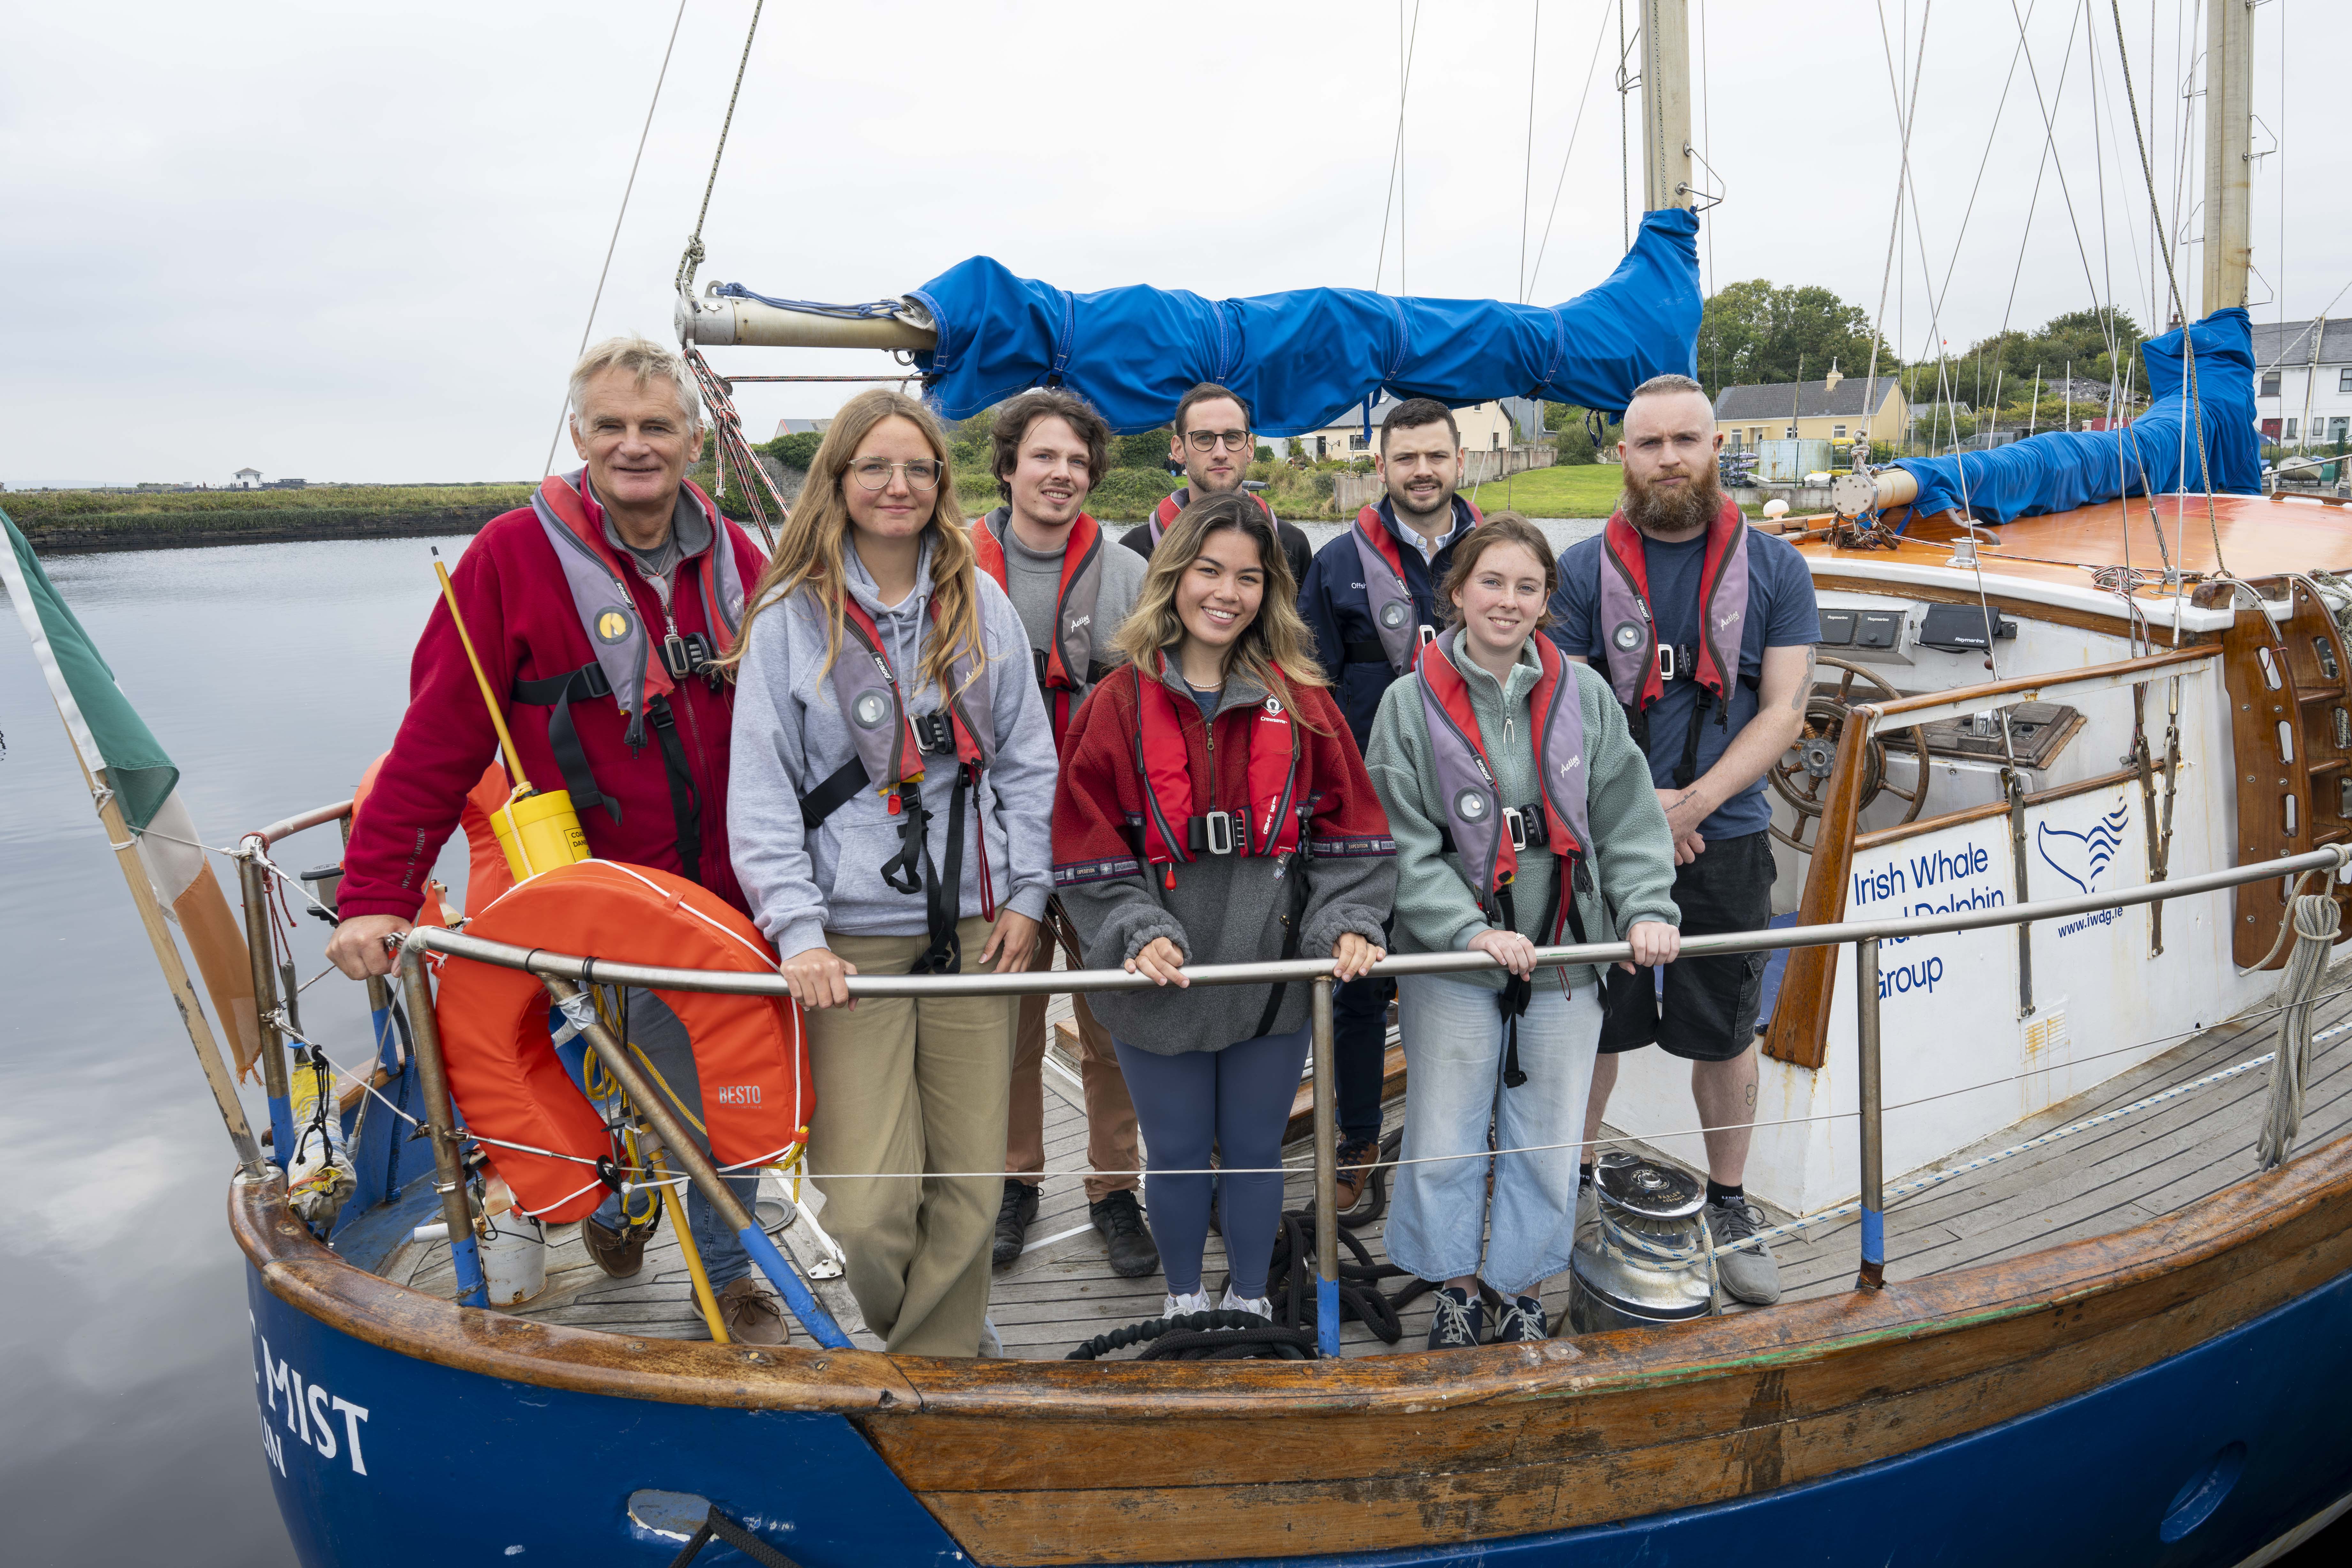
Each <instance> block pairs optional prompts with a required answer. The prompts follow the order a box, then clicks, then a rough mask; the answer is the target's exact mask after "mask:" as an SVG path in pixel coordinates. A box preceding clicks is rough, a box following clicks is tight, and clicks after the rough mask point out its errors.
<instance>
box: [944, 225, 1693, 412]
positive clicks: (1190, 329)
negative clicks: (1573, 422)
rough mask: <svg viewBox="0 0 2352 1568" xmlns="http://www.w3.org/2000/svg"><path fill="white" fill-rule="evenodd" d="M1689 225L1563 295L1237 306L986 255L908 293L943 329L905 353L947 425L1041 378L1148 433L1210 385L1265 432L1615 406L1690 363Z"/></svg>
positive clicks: (1655, 233) (1670, 230)
mask: <svg viewBox="0 0 2352 1568" xmlns="http://www.w3.org/2000/svg"><path fill="white" fill-rule="evenodd" d="M1697 233H1698V220H1697V218H1696V217H1695V216H1692V215H1691V214H1690V213H1688V212H1686V211H1683V210H1680V209H1671V210H1667V211H1662V212H1654V213H1650V214H1647V215H1646V216H1643V219H1642V228H1641V233H1640V236H1639V237H1637V238H1636V239H1635V240H1634V242H1633V249H1632V250H1630V251H1628V252H1627V253H1626V256H1625V259H1624V260H1623V261H1622V262H1621V263H1619V264H1618V267H1617V269H1616V271H1615V272H1613V273H1612V274H1611V275H1610V277H1609V279H1608V281H1606V282H1604V283H1602V284H1601V286H1600V287H1598V288H1596V289H1591V290H1590V291H1588V292H1586V293H1583V294H1580V295H1578V296H1577V297H1576V298H1575V299H1573V300H1568V301H1566V302H1564V303H1562V304H1559V305H1513V304H1506V303H1504V302H1502V301H1500V300H1423V299H1410V298H1402V297H1399V296H1396V295H1392V294H1376V293H1373V292H1372V291H1371V290H1370V289H1296V290H1294V291H1292V292H1289V293H1286V294H1264V295H1257V296H1254V297H1252V298H1249V299H1242V300H1209V299H1203V298H1202V296H1200V295H1198V294H1194V293H1191V292H1188V291H1186V290H1184V289H1153V288H1149V287H1145V286H1141V285H1136V286H1132V287H1126V288H1118V289H1101V290H1099V291H1097V292H1095V293H1091V294H1074V293H1072V292H1070V291H1069V290H1067V289H1057V288H1055V286H1054V285H1053V284H1050V283H1043V282H1039V281H1037V280H1035V279H1028V278H1016V277H1014V276H1013V273H1012V272H1011V271H1009V270H1008V269H1007V268H1005V267H1004V266H1003V264H1001V263H999V262H997V261H994V260H992V259H991V258H987V257H984V256H980V257H974V258H971V260H969V261H964V262H960V263H958V264H957V265H956V266H954V267H952V268H949V269H948V270H947V271H946V272H944V273H941V274H940V276H939V277H937V278H934V279H931V280H930V281H929V283H926V284H924V285H923V286H922V287H921V288H920V289H916V290H915V291H914V293H913V294H912V295H911V296H910V297H911V298H912V299H914V300H916V301H918V302H919V303H920V304H921V305H922V307H923V308H924V309H925V310H929V312H930V314H931V316H932V319H933V320H934V321H935V322H936V323H937V325H938V329H939V342H938V346H937V347H936V348H934V349H932V350H930V351H929V352H927V353H926V352H918V353H916V354H915V356H914V357H915V363H916V364H917V365H918V366H919V367H920V368H921V369H922V370H923V371H925V372H926V373H927V374H930V375H932V376H934V377H936V379H935V380H934V381H933V382H932V384H931V385H930V388H929V395H930V396H931V398H932V400H933V401H934V403H935V404H936V405H937V406H938V407H939V409H940V412H941V413H942V414H943V415H945V416H948V417H949V418H951V419H962V418H968V417H970V416H971V415H974V414H977V413H979V412H980V411H981V410H982V409H983V408H986V407H988V406H989V405H992V404H994V403H997V402H1000V401H1002V400H1003V399H1004V398H1006V397H1009V396H1011V395H1013V394H1014V393H1016V392H1021V391H1024V390H1025V389H1027V388H1029V387H1033V386H1044V385H1047V384H1059V385H1063V386H1066V387H1068V388H1070V389H1071V390H1073V391H1075V392H1076V393H1078V394H1080V395H1083V396H1084V397H1086V399H1087V401H1088V402H1090V403H1092V404H1093V405H1095V406H1096V407H1097V408H1098V409H1100V410H1101V411H1102V413H1103V416H1104V417H1105V418H1107V419H1108V420H1109V421H1110V423H1111V426H1112V427H1113V428H1114V429H1117V430H1119V431H1122V432H1126V431H1135V430H1149V429H1150V428H1151V427H1152V426H1157V425H1162V424H1165V423H1167V421H1168V418H1169V416H1170V415H1171V413H1173V412H1174V410H1175V407H1176V403H1177V400H1178V399H1179V398H1181V397H1182V396H1183V395H1184V394H1185V392H1186V391H1188V390H1189V389H1190V388H1192V386H1193V385H1194V384H1197V383H1200V382H1203V381H1213V382H1216V383H1219V384H1223V385H1225V386H1230V387H1232V388H1233V389H1234V391H1236V392H1238V393H1240V394H1241V395H1243V396H1244V397H1245V398H1247V399H1249V402H1250V406H1251V408H1252V410H1253V412H1254V414H1255V423H1256V426H1257V428H1258V429H1259V431H1261V432H1262V433H1264V434H1266V435H1270V436H1295V435H1299V434H1302V433H1304V432H1306V431H1309V430H1317V429H1321V428H1324V427H1326V426H1331V425H1335V424H1339V423H1342V422H1344V421H1345V420H1346V419H1347V418H1348V417H1349V415H1350V413H1351V411H1353V410H1355V409H1358V408H1360V407H1361V406H1362V405H1363V404H1364V401H1365V399H1367V398H1369V397H1372V396H1374V395H1378V394H1381V393H1389V394H1391V395H1395V396H1398V397H1433V398H1436V399H1437V400H1438V401H1439V402H1441V403H1444V404H1447V405H1453V406H1457V407H1458V406H1462V405H1467V404H1472V403H1483V402H1486V401H1487V400H1488V399H1490V398H1496V397H1511V396H1526V397H1541V398H1548V399H1550V400H1552V401H1554V402H1559V403H1570V404H1577V405H1582V406H1584V407H1588V408H1601V409H1607V410H1610V411H1612V412H1614V411H1616V410H1619V409H1622V408H1623V407H1624V406H1625V404H1626V402H1627V400H1628V399H1629V398H1630V397H1631V395H1632V394H1633V388H1634V387H1636V386H1638V385H1640V384H1642V383H1643V381H1645V380H1647V379H1649V378H1650V377H1651V376H1653V375H1657V374H1663V373H1665V372H1670V371H1671V372H1676V373H1679V374H1684V375H1688V374H1692V373H1693V371H1694V369H1695V368H1696V353H1697V341H1698V327H1699V311H1700V308H1701V305H1702V302H1703V301H1702V299H1701V295H1700V292H1699V278H1698V243H1697Z"/></svg>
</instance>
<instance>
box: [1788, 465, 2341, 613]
mask: <svg viewBox="0 0 2352 1568" xmlns="http://www.w3.org/2000/svg"><path fill="white" fill-rule="evenodd" d="M2208 500H2209V498H2207V497H2205V496H2201V495H2186V496H2170V495H2165V496H2157V497H2154V498H2149V497H2145V496H2141V497H2134V498H2132V499H2131V500H2126V501H2106V502H2103V503H2101V504H2100V505H2097V506H2087V507H2082V508H2079V509H2078V510H2074V511H2064V512H2053V513H2050V514H2047V515H2045V516H2042V517H2021V518H2019V519H2018V520H2016V521H2013V522H2008V523H2002V524H1999V525H1990V524H1979V526H1978V534H1977V537H1978V558H1979V562H1980V563H1981V564H1982V568H1983V572H1984V574H1985V576H1986V577H1987V578H1988V579H1991V578H1996V577H1998V578H2000V579H2004V580H2005V581H2006V584H2008V585H2011V586H2013V587H2024V586H2025V585H2028V584H2032V585H2034V586H2036V587H2039V588H2041V589H2042V590H2045V591H2047V590H2053V589H2054V590H2060V591H2065V590H2073V591H2074V593H2075V594H2081V593H2095V594H2096V595H2099V596H2100V597H2101V598H2104V599H2105V601H2106V604H2107V605H2108V607H2109V609H2110V611H2111V612H2112V611H2114V610H2116V608H2117V606H2116V603H2115V589H2114V587H2113V586H2112V585H2107V584H2100V583H2096V582H2095V581H2094V580H2093V574H2094V573H2095V572H2097V571H2099V570H2101V569H2103V568H2107V567H2115V566H2122V565H2125V564H2126V563H2128V564H2129V565H2130V566H2131V567H2132V568H2133V569H2134V571H2135V572H2136V573H2137V574H2140V575H2139V577H2138V585H2137V589H2136V595H2137V597H2138V598H2139V599H2140V600H2141V601H2142V602H2143V603H2152V602H2154V601H2158V600H2168V599H2170V598H2171V597H2172V596H2173V595H2172V590H2170V589H2169V588H2168V587H2166V586H2165V584H2164V582H2163V575H2162V574H2163V572H2164V568H2165V565H2166V562H2167V552H2170V554H2171V555H2172V556H2173V557H2174V558H2175V560H2176V563H2177V564H2178V565H2179V567H2180V568H2181V569H2183V570H2185V571H2187V572H2189V573H2190V574H2194V575H2195V576H2198V577H2211V576H2214V575H2217V574H2224V573H2226V574H2227V575H2229V576H2231V577H2235V578H2239V579H2241V580H2243V581H2248V582H2254V581H2259V580H2261V579H2263V578H2274V577H2278V576H2281V575H2284V574H2289V573H2311V572H2343V573H2352V508H2347V507H2346V506H2345V505H2343V504H2342V503H2339V502H2336V501H2334V500H2326V499H2321V498H2315V497H2308V496H2286V495H2279V496H2238V495H2217V496H2213V497H2211V498H2210V505H2211V512H2210V521H2209V518H2208V512H2207V504H2208ZM1840 521H1841V520H1839V519H1837V518H1835V517H1830V516H1822V517H1807V518H1801V519H1800V518H1790V519H1787V520H1785V521H1784V524H1783V536H1784V537H1786V538H1787V539H1788V541H1789V542H1790V543H1791V544H1793V545H1795V546H1796V547H1797V549H1798V550H1799V551H1800V552H1802V553H1803V554H1804V555H1805V556H1806V557H1807V558H1808V564H1809V565H1810V566H1811V569H1812V571H1813V573H1814V574H1815V576H1816V577H1817V578H1818V577H1822V576H1824V575H1828V576H1834V577H1839V578H1849V577H1850V578H1851V579H1853V580H1856V583H1857V585H1858V581H1859V580H1862V579H1868V578H1873V577H1878V576H1881V575H1882V574H1885V575H1891V576H1893V577H1895V578H1896V579H1898V580H1902V581H1906V583H1907V582H1908V581H1909V580H1910V579H1911V576H1912V574H1913V573H1914V572H1917V571H1921V570H1926V571H1932V572H1939V573H1940V572H1942V571H1943V570H1944V569H1945V568H1946V566H1947V563H1948V562H1950V560H1951V559H1952V546H1953V542H1954V541H1956V540H1957V539H1958V538H1959V537H1960V535H1961V533H1962V532H1963V530H1962V529H1961V527H1960V526H1959V524H1958V521H1956V520H1955V519H1954V518H1953V517H1952V516H1951V514H1949V513H1945V514H1940V515H1937V516H1932V517H1930V516H1927V515H1914V514H1912V513H1911V512H1910V509H1908V508H1897V509H1894V510H1890V511H1888V512H1887V513H1886V521H1887V522H1888V523H1889V524H1890V525H1892V526H1894V527H1896V528H1901V529H1902V530H1903V531H1902V532H1901V533H1900V534H1898V535H1896V536H1895V538H1894V540H1893V542H1892V548H1888V547H1887V546H1885V545H1874V546H1872V547H1867V548H1864V547H1857V546H1854V545H1851V544H1843V543H1841V542H1838V535H1839V534H1840V533H1841V532H1842V531H1841V530H1840V528H1839V523H1840ZM2159 524H2161V527H2162V530H2163V543H2162V547H2161V549H2159V547H2158V539H2157V531H2158V525H2159ZM2217 537H2218V540H2219V548H2218V550H2217V548H2216V540H2217ZM1849 566H1850V567H1851V571H1850V572H1849V571H1847V570H1845V568H1847V567H1849ZM1888 568H1895V569H1896V570H1895V571H1893V572H1892V573H1889V572H1888V571H1887V569H1888ZM2068 596H2070V597H2071V596H2072V595H2068ZM2159 618H2161V617H2159Z"/></svg>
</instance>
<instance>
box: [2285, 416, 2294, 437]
mask: <svg viewBox="0 0 2352 1568" xmlns="http://www.w3.org/2000/svg"><path fill="white" fill-rule="evenodd" d="M2286 439H2288V440H2290V441H2292V440H2294V420H2292V419H2290V420H2288V421H2287V422H2286Z"/></svg>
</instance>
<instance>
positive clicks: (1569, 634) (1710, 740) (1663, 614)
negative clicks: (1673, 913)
mask: <svg viewBox="0 0 2352 1568" xmlns="http://www.w3.org/2000/svg"><path fill="white" fill-rule="evenodd" d="M1642 547H1643V568H1644V570H1645V571H1646V572H1647V573H1648V574H1649V580H1650V614H1651V615H1652V616H1655V617H1656V619H1657V628H1656V629H1657V635H1658V640H1659V641H1660V642H1662V643H1672V644H1675V645H1676V646H1677V647H1697V646H1698V643H1699V614H1698V610H1699V605H1698V595H1699V580H1700V575H1701V568H1702V567H1703V566H1704V565H1705V563H1706V535H1705V534H1704V533H1702V534H1700V535H1698V536H1697V537H1696V538H1693V539H1688V540H1685V541H1683V542H1679V543H1675V544H1662V543H1660V542H1658V541H1657V540H1654V539H1651V538H1649V537H1647V536H1646V535H1645V536H1644V537H1643V541H1642ZM1603 549H1604V546H1603V543H1602V540H1601V535H1600V534H1597V533H1596V534H1594V535H1593V536H1592V537H1591V538H1590V539H1587V540H1582V541H1580V542H1577V543H1575V544H1571V545H1570V546H1569V547H1568V548H1567V550H1565V551H1563V552H1561V553H1560V557H1559V592H1557V593H1555V594H1554V595H1552V600H1551V616H1552V624H1551V626H1550V627H1549V630H1550V632H1551V635H1552V637H1553V639H1554V640H1555V641H1557V642H1558V643H1559V646H1560V647H1561V648H1563V649H1564V650H1566V651H1567V652H1569V653H1570V654H1573V655H1575V656H1577V657H1578V658H1583V659H1585V660H1586V661H1588V662H1589V663H1591V665H1592V667H1593V668H1595V669H1598V670H1600V671H1601V672H1602V673H1603V674H1606V673H1607V672H1608V669H1609V658H1608V650H1607V648H1606V647H1605V646H1604V643H1603V637H1602V634H1603V628H1602V627H1601V625H1600V605H1601V573H1602V572H1604V571H1606V570H1608V569H1609V563H1608V562H1607V561H1606V560H1604V559H1603V558H1602V552H1603ZM1741 625H1742V630H1741V635H1740V640H1739V673H1740V674H1741V675H1742V676H1743V677H1745V678H1746V679H1743V680H1741V681H1739V682H1738V683H1736V684H1735V685H1734V686H1733V687H1732V689H1731V713H1730V717H1729V720H1728V721H1727V722H1726V723H1724V724H1721V725H1718V724H1717V722H1716V719H1717V713H1716V712H1715V711H1713V710H1710V711H1709V712H1708V713H1707V715H1706V720H1705V721H1704V727H1703V728H1702V729H1701V730H1700V731H1699V737H1698V776H1704V775H1705V774H1706V770H1707V769H1709V768H1711V767H1713V766H1715V764H1716V762H1717V759H1719V758H1720V757H1721V756H1722V755H1723V753H1724V751H1725V749H1726V748H1727V747H1728V746H1729V745H1730V744H1731V738H1732V737H1733V736H1734V735H1737V734H1738V732H1739V731H1740V730H1741V729H1742V728H1744V727H1745V726H1746V725H1747V723H1748V721H1749V720H1750V719H1753V718H1755V717H1756V689H1755V688H1754V687H1753V686H1752V685H1750V684H1749V682H1751V681H1754V680H1756V679H1759V678H1760V676H1761V675H1762V673H1763V669H1764V650H1765V649H1766V648H1768V647H1811V645H1812V644H1813V643H1814V642H1816V641H1818V640H1819V639H1820V637H1821V617H1820V616H1819V614H1818V613H1817V611H1816V609H1815V607H1814V604H1813V576H1812V574H1811V573H1810V572H1808V571H1806V570H1805V559H1804V557H1803V556H1801V555H1800V554H1798V553H1797V550H1796V547H1795V546H1794V545H1792V544H1790V543H1789V542H1788V541H1786V540H1784V539H1780V538H1779V537H1777V536H1775V535H1773V534H1769V533H1759V532H1757V531H1755V530H1753V529H1750V530H1749V531H1748V614H1747V616H1746V617H1745V619H1744V620H1743V622H1742V623H1741ZM1699 690H1700V688H1699V684H1698V682H1697V681H1696V680H1673V681H1668V682H1667V683H1666V690H1665V695H1664V696H1663V697H1661V698H1659V699H1658V700H1657V702H1656V703H1655V704H1654V706H1653V707H1652V708H1651V709H1650V747H1649V757H1650V777H1651V779H1652V780H1653V781H1654V783H1655V784H1657V786H1658V788H1660V789H1671V788H1672V787H1674V782H1675V767H1676V766H1677V765H1678V764H1679V763H1681V762H1682V757H1683V745H1684V743H1685V737H1686V736H1687V735H1688V734H1689V733H1690V724H1691V717H1692V715H1693V713H1694V712H1696V710H1697V707H1698V694H1699ZM1771 820H1772V808H1771V805H1770V804H1769V802H1767V801H1766V800H1765V798H1764V781H1763V779H1761V778H1759V779H1758V780H1757V781H1756V782H1755V783H1754V784H1750V785H1748V787H1747V788H1746V789H1744V790H1742V791H1740V792H1739V793H1738V795H1733V796H1732V797H1731V798H1730V799H1729V800H1727V801H1725V802H1724V803H1723V805H1720V806H1718V807H1717V809H1716V812H1715V815H1714V816H1710V817H1708V818H1707V819H1706V821H1705V822H1703V823H1701V824H1699V833H1700V834H1701V835H1702V836H1703V837H1706V838H1708V839H1710V840H1712V839H1717V838H1737V837H1740V836H1741V835H1743V834H1748V833H1761V832H1763V831H1764V829H1765V828H1766V827H1767V826H1769V825H1770V824H1771Z"/></svg>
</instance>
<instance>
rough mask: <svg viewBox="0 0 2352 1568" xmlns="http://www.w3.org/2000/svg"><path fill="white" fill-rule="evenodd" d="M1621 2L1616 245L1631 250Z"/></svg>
mask: <svg viewBox="0 0 2352 1568" xmlns="http://www.w3.org/2000/svg"><path fill="white" fill-rule="evenodd" d="M1628 47H1629V46H1628V45H1627V44H1626V42H1625V0H1617V227H1618V231H1619V236H1620V239H1619V243H1620V244H1622V246H1623V247H1624V248H1626V249H1627V250H1631V249H1633V214H1632V212H1631V211H1630V210H1628V209H1630V208H1631V207H1632V206H1633V142H1631V141H1630V140H1629V135H1630V132H1628V130H1627V127H1626V121H1625V115H1626V111H1627V110H1628V108H1629V105H1628V104H1627V103H1626V101H1625V99H1626V96H1627V95H1628V94H1629V93H1631V92H1632V91H1633V83H1632V82H1630V81H1628V80H1626V79H1625V57H1626V50H1627V48H1628Z"/></svg>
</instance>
